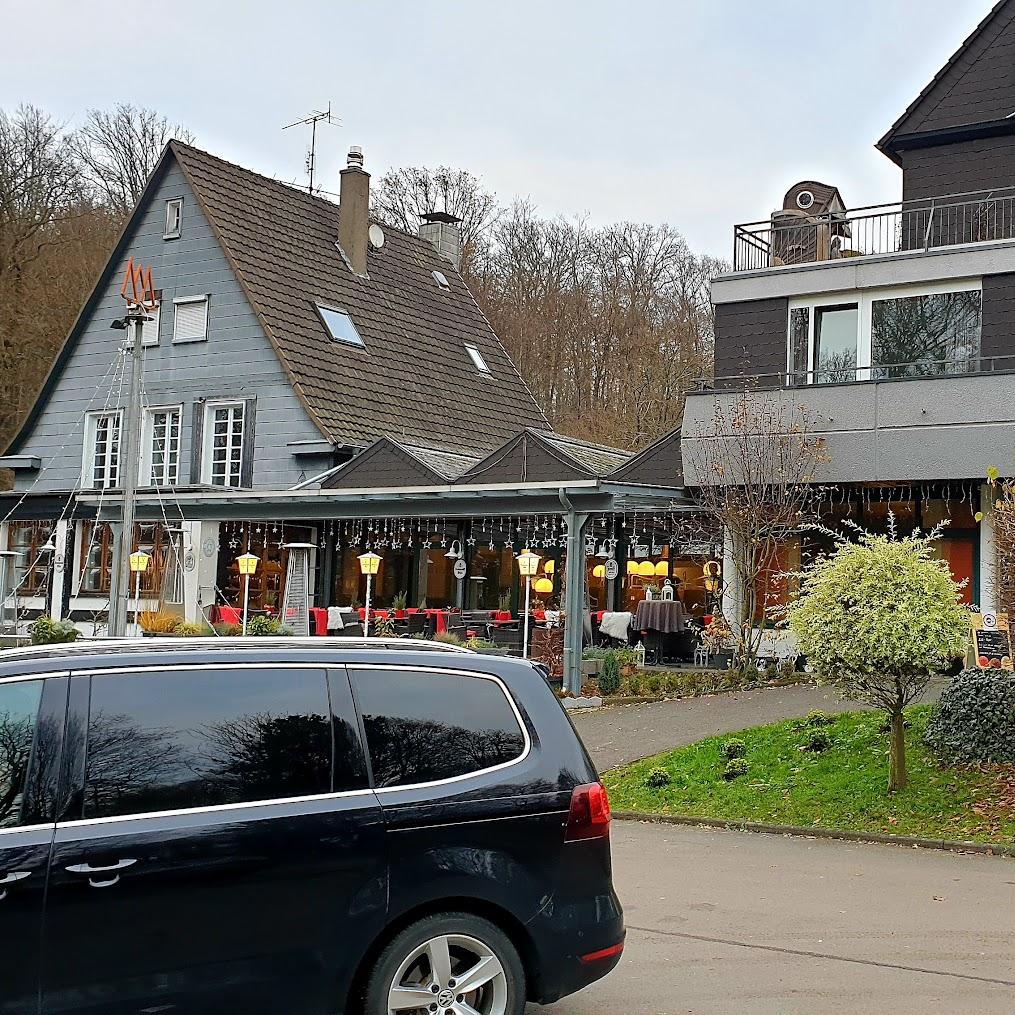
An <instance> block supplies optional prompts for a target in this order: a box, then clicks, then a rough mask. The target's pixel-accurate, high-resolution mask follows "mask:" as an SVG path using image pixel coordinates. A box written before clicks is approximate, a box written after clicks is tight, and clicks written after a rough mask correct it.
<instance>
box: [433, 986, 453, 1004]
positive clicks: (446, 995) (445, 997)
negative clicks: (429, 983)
mask: <svg viewBox="0 0 1015 1015" xmlns="http://www.w3.org/2000/svg"><path fill="white" fill-rule="evenodd" d="M437 1003H438V1004H439V1005H440V1006H441V1007H442V1008H450V1007H451V1006H452V1005H453V1004H454V1003H455V993H454V991H453V990H447V989H445V990H442V991H441V992H440V993H439V994H438V995H437Z"/></svg>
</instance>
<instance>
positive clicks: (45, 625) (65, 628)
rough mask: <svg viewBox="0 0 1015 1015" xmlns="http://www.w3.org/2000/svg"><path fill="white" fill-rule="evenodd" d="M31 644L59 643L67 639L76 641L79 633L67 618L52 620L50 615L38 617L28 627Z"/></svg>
mask: <svg viewBox="0 0 1015 1015" xmlns="http://www.w3.org/2000/svg"><path fill="white" fill-rule="evenodd" d="M28 633H29V634H30V635H31V636H32V644H33V645H60V644H62V643H64V642H68V641H77V640H78V634H79V633H80V632H79V631H78V629H77V628H76V627H75V626H74V624H73V623H72V622H71V621H69V620H53V618H52V617H39V619H38V620H36V621H35V622H34V623H33V624H32V626H31V627H30V628H29V629H28Z"/></svg>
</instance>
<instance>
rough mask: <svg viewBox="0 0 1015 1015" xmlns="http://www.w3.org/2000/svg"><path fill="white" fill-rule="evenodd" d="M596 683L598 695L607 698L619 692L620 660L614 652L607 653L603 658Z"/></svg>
mask: <svg viewBox="0 0 1015 1015" xmlns="http://www.w3.org/2000/svg"><path fill="white" fill-rule="evenodd" d="M596 683H598V685H599V693H600V694H602V695H604V696H607V697H608V696H609V695H611V694H616V693H617V691H619V690H620V660H619V659H618V658H617V653H616V652H608V653H607V654H606V655H605V656H604V657H603V668H602V669H601V670H600V671H599V678H598V680H597V681H596Z"/></svg>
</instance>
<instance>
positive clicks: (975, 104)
mask: <svg viewBox="0 0 1015 1015" xmlns="http://www.w3.org/2000/svg"><path fill="white" fill-rule="evenodd" d="M877 147H878V149H879V150H880V151H881V152H882V153H883V154H884V155H885V156H886V157H888V158H890V159H891V160H892V161H893V162H895V163H896V165H898V166H899V167H900V169H901V170H902V200H901V202H895V203H893V204H888V205H884V206H880V207H876V208H864V209H859V210H857V211H851V210H849V209H847V208H846V207H845V206H844V204H843V202H842V199H841V196H839V195H838V192H837V191H835V194H834V197H831V198H830V195H831V192H832V191H833V190H834V188H831V187H828V186H827V185H825V184H820V183H816V182H812V181H805V182H803V183H799V184H797V185H795V186H794V187H793V188H791V189H790V191H789V192H788V193H787V195H786V197H785V199H784V201H783V207H782V208H781V209H779V210H778V211H777V212H774V213H773V214H772V215H771V216H770V217H769V218H768V219H766V220H764V221H762V222H754V223H749V224H746V225H741V226H736V227H735V230H734V245H735V250H734V270H733V272H732V273H730V274H728V275H725V276H723V277H720V278H717V279H716V280H715V281H714V283H713V286H712V299H713V302H714V304H715V309H716V328H715V334H716V338H715V384H714V388H713V389H712V390H708V391H703V392H700V393H696V394H692V395H691V396H690V397H689V398H688V401H687V411H686V414H685V417H684V422H683V461H684V467H685V475H686V481H687V483H688V485H689V486H694V485H697V484H701V483H706V482H713V481H714V477H709V476H698V475H696V474H695V469H694V467H693V466H694V462H695V461H696V460H697V459H696V455H695V447H696V445H697V442H699V441H701V440H707V439H709V438H710V435H714V433H715V430H714V426H713V418H714V414H715V411H716V406H717V403H718V404H719V405H720V407H721V406H723V405H728V404H729V403H730V399H731V398H733V397H735V396H734V395H731V394H728V393H724V392H725V391H727V390H728V389H743V387H744V385H745V383H746V384H747V385H748V386H749V387H750V388H752V389H754V390H756V391H757V392H758V394H757V395H755V396H753V397H758V398H772V399H776V400H780V401H782V402H783V403H784V404H788V405H790V406H795V405H806V406H808V407H809V409H810V412H811V415H812V416H813V417H815V418H817V419H818V420H819V423H818V429H819V430H821V431H822V432H823V435H824V437H825V440H826V444H827V450H828V454H829V458H830V461H829V462H828V463H827V465H825V466H824V467H823V469H822V471H821V473H820V475H819V476H818V477H816V478H817V479H818V480H820V481H821V482H822V483H824V484H827V485H828V487H829V500H830V505H829V512H830V514H831V515H832V516H833V518H834V517H835V516H846V517H851V518H852V519H854V520H855V521H857V522H859V523H860V524H862V525H864V526H865V527H867V528H875V529H877V528H880V527H882V526H884V525H885V524H886V519H887V514H888V511H889V509H890V510H891V511H892V512H893V513H894V514H895V516H896V519H897V521H898V523H899V526H900V528H901V529H903V530H906V529H909V528H912V527H914V526H920V527H922V528H924V529H927V528H929V527H932V526H934V525H936V524H937V523H938V522H940V521H942V520H947V521H949V522H950V525H949V526H948V528H947V529H946V530H945V538H944V539H943V540H942V542H941V544H940V546H941V553H942V555H943V556H944V557H945V558H947V560H948V561H949V563H950V565H951V567H952V570H953V572H954V574H955V575H956V576H957V577H959V578H963V579H966V580H967V581H968V583H969V584H968V587H967V598H968V599H969V600H970V601H972V602H976V603H979V604H980V605H981V606H983V607H984V608H989V607H991V606H992V605H993V604H994V581H993V579H994V573H993V565H994V550H993V542H992V529H991V524H990V517H989V513H990V502H989V498H987V497H985V496H984V491H983V489H982V484H983V479H984V477H985V475H986V472H987V468H988V466H991V465H994V466H996V467H998V468H1000V469H1001V470H1002V471H1007V470H1010V469H1011V468H1012V466H1013V464H1015V462H1013V456H1015V0H1002V2H1000V3H998V4H996V5H995V6H994V7H993V8H992V10H991V11H990V13H989V14H988V15H987V16H986V18H984V20H983V21H982V22H981V23H980V25H979V26H978V27H977V28H976V30H975V31H974V32H973V33H972V35H970V37H969V38H968V39H967V40H966V41H965V42H964V43H963V45H962V46H961V48H960V49H959V50H958V52H956V53H955V55H954V56H953V57H952V58H951V59H950V60H949V61H948V63H947V64H946V65H945V66H944V67H943V68H942V69H941V71H940V72H939V73H938V74H937V75H936V76H935V78H934V79H933V80H932V81H931V82H930V83H929V84H928V85H927V87H926V88H924V90H923V91H922V92H921V93H920V95H919V96H917V98H916V99H915V100H914V101H913V103H912V104H911V105H910V106H909V107H908V108H907V109H906V111H905V112H904V113H903V114H902V116H901V117H900V118H899V119H898V120H897V121H896V122H895V124H893V126H892V127H891V129H890V130H889V131H888V132H887V133H886V134H885V135H884V137H882V138H881V140H880V141H879V142H878V144H877ZM981 508H982V509H983V510H984V511H985V513H986V515H987V517H986V519H985V520H984V522H983V524H978V522H977V521H976V517H975V516H976V512H977V511H978V510H979V509H981ZM810 549H813V541H812V539H811V537H801V539H800V540H798V541H795V542H794V543H793V545H787V546H786V547H785V548H784V554H783V558H784V559H782V560H780V561H778V562H773V566H774V567H777V568H780V569H782V568H785V569H792V568H793V567H794V566H795V565H796V564H797V563H798V562H799V560H800V558H801V554H804V555H806V554H807V552H808V551H809V550H810Z"/></svg>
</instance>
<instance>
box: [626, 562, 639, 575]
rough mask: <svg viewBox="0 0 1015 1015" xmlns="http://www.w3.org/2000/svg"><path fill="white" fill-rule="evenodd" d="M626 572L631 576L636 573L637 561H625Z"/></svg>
mask: <svg viewBox="0 0 1015 1015" xmlns="http://www.w3.org/2000/svg"><path fill="white" fill-rule="evenodd" d="M627 573H628V574H629V575H630V576H631V577H632V578H633V577H635V575H637V574H638V561H636V560H629V561H628V562H627Z"/></svg>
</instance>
